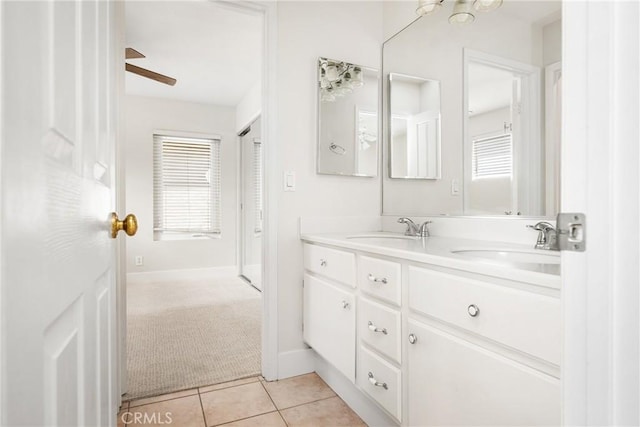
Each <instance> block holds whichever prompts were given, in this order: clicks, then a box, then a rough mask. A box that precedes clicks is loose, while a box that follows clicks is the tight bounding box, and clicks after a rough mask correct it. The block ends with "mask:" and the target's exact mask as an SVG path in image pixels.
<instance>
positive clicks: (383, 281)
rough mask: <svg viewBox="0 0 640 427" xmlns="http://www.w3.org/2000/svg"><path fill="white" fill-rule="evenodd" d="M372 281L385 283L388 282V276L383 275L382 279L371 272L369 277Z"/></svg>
mask: <svg viewBox="0 0 640 427" xmlns="http://www.w3.org/2000/svg"><path fill="white" fill-rule="evenodd" d="M368 279H369V281H370V282H374V283H384V284H385V285H386V284H387V278H386V277H383V278H382V279H378V278H377V277H376V276H374V275H373V274H371V273H369V277H368Z"/></svg>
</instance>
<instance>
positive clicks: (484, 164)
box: [471, 134, 513, 179]
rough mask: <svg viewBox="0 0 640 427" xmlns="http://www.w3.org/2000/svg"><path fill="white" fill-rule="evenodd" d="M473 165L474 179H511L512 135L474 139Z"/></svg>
mask: <svg viewBox="0 0 640 427" xmlns="http://www.w3.org/2000/svg"><path fill="white" fill-rule="evenodd" d="M471 163H472V168H473V171H472V172H473V174H472V177H473V179H478V178H495V177H510V176H511V172H512V169H513V147H512V144H511V134H504V135H496V136H491V137H486V138H477V139H474V140H473V141H472V154H471Z"/></svg>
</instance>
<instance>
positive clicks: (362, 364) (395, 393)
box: [356, 347, 402, 421]
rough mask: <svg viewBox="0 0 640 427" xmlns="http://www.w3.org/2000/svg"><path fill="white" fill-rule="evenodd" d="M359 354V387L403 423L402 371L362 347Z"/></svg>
mask: <svg viewBox="0 0 640 427" xmlns="http://www.w3.org/2000/svg"><path fill="white" fill-rule="evenodd" d="M358 353H359V360H358V375H357V380H356V381H357V384H358V386H359V387H360V388H361V389H362V390H364V392H365V393H367V394H368V395H369V396H371V397H372V398H373V399H375V401H376V402H378V403H379V404H380V405H381V406H382V407H383V408H384V409H386V410H387V412H389V413H390V414H391V415H392V416H393V417H395V418H396V419H397V420H398V421H402V418H401V415H402V413H401V411H402V404H401V399H402V392H401V390H402V382H401V372H400V370H399V369H398V368H396V367H395V366H393V365H391V364H390V363H389V362H387V361H386V360H384V359H382V358H381V357H379V356H377V355H375V354H373V353H372V352H371V351H369V350H367V349H366V348H364V347H360V348H359V350H358ZM376 384H377V385H376Z"/></svg>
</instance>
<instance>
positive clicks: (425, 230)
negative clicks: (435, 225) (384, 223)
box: [398, 216, 431, 237]
mask: <svg viewBox="0 0 640 427" xmlns="http://www.w3.org/2000/svg"><path fill="white" fill-rule="evenodd" d="M398 222H399V223H400V224H406V226H407V230H406V231H405V232H404V235H405V236H414V237H429V224H431V221H425V222H423V223H422V224H421V225H420V226H418V225H416V223H415V222H413V221H412V220H411V219H410V218H407V217H404V216H403V217H400V218H398Z"/></svg>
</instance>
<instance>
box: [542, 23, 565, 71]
mask: <svg viewBox="0 0 640 427" xmlns="http://www.w3.org/2000/svg"><path fill="white" fill-rule="evenodd" d="M560 60H562V20H561V19H558V20H557V21H555V22H552V23H551V24H548V25H545V26H544V27H542V65H544V66H545V67H546V66H547V65H549V64H553V63H554V62H558V61H560Z"/></svg>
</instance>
